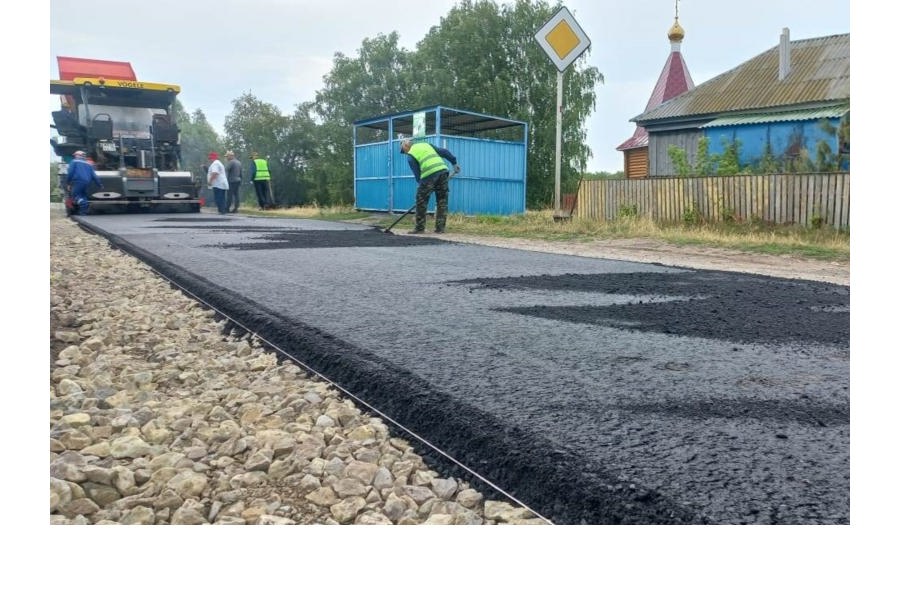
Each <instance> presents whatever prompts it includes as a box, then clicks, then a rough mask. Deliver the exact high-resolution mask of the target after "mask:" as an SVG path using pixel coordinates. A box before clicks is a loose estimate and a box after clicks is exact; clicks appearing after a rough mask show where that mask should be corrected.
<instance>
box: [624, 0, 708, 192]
mask: <svg viewBox="0 0 900 600" xmlns="http://www.w3.org/2000/svg"><path fill="white" fill-rule="evenodd" d="M668 38H669V43H670V45H671V46H670V51H669V57H668V59H666V64H665V65H663V69H662V72H661V73H660V74H659V79H657V80H656V85H655V86H653V92H652V93H651V94H650V99H649V100H648V101H647V106H646V107H644V112H647V111H649V110H651V109H654V108H656V107H658V106H659V105H661V104H662V103H663V102H668V101H669V100H671V99H672V98H674V97H675V96H678V95H680V94H683V93H684V92H687V91H689V90H692V89H694V81H693V80H692V79H691V73H690V71H688V68H687V64H686V63H685V61H684V56H682V54H681V42H682V40H684V28H682V27H681V24H680V23H679V22H678V13H677V5H676V13H675V24H674V25H672V27H671V28H669V33H668ZM649 146H650V138H649V136H648V134H647V130H646V129H644V128H643V127H641V126H640V125H638V126H636V127H635V130H634V133H633V134H632V135H631V137H630V138H628V139H627V140H625V141H624V142H622V143H621V144H619V145H618V146H617V147H616V150H618V151H620V152H622V153H623V154H624V158H625V177H627V178H629V179H636V178H640V177H646V176H647V175H648V174H649V166H650V158H649V156H650V155H649Z"/></svg>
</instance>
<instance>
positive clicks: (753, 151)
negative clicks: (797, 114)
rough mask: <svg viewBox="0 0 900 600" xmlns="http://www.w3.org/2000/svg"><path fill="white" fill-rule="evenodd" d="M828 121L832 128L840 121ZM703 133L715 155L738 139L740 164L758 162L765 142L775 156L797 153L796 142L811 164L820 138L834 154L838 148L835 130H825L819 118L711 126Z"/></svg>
mask: <svg viewBox="0 0 900 600" xmlns="http://www.w3.org/2000/svg"><path fill="white" fill-rule="evenodd" d="M828 122H829V123H830V124H831V125H832V126H833V127H834V128H835V130H837V128H838V127H839V125H840V119H828ZM706 137H707V138H709V153H710V154H718V155H721V154H722V153H724V152H725V148H726V146H727V145H730V144H732V143H733V142H734V140H740V141H741V148H740V152H739V155H738V157H739V160H740V163H741V166H747V165H752V164H755V163H757V162H758V161H759V160H760V159H761V158H762V156H763V153H764V152H765V147H766V142H769V143H770V144H771V145H772V153H773V154H774V155H775V157H776V158H779V159H781V158H784V157H785V156H786V155H788V154H789V153H796V150H797V146H799V147H801V148H804V149H805V150H806V152H807V153H808V156H809V159H810V160H811V161H813V163H814V164H815V162H816V153H817V151H816V146H817V145H818V144H819V141H821V140H825V141H826V142H828V145H829V146H831V151H832V153H834V154H837V151H838V136H837V133H834V134H828V133H826V132H825V131H824V130H823V129H822V126H821V125H820V121H818V120H816V121H790V122H784V123H759V124H750V125H729V126H724V127H710V128H708V129H707V130H706Z"/></svg>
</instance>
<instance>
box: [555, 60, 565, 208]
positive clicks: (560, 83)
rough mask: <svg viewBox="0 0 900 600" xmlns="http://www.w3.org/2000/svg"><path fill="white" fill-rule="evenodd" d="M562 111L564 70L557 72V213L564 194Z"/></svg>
mask: <svg viewBox="0 0 900 600" xmlns="http://www.w3.org/2000/svg"><path fill="white" fill-rule="evenodd" d="M562 112H563V72H562V71H557V72H556V188H555V198H556V213H557V214H558V213H559V211H560V206H561V204H560V202H561V198H562V196H561V195H560V190H561V188H562V183H561V181H562V173H561V171H562Z"/></svg>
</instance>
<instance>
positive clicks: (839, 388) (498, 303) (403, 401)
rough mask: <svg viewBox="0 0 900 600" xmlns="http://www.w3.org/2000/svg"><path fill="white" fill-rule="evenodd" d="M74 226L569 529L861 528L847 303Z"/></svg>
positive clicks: (425, 242)
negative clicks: (853, 486)
mask: <svg viewBox="0 0 900 600" xmlns="http://www.w3.org/2000/svg"><path fill="white" fill-rule="evenodd" d="M78 220H79V221H80V222H81V223H82V224H84V225H85V226H86V227H87V228H89V229H91V230H93V231H95V232H97V233H100V234H102V235H105V236H106V237H107V238H109V240H110V242H111V244H112V245H113V246H114V247H117V248H120V249H122V250H125V251H127V252H129V253H131V254H134V255H135V256H137V257H139V258H141V259H142V260H143V261H145V262H146V263H148V264H150V265H151V266H152V267H153V268H154V269H156V270H157V271H159V272H160V273H161V274H163V275H165V276H166V277H169V278H170V279H172V280H173V281H175V282H177V283H178V284H179V285H181V286H183V287H185V288H186V289H188V290H189V291H191V292H192V293H193V294H195V295H197V296H198V297H200V298H203V299H204V300H206V301H208V302H209V303H210V304H212V305H213V306H215V307H217V308H218V309H220V310H222V311H223V312H225V313H226V314H228V315H229V316H230V317H231V318H233V319H235V320H236V321H237V322H239V323H240V324H241V325H243V326H244V327H246V328H248V329H250V330H251V331H254V332H256V333H258V334H260V335H261V336H262V337H264V338H266V339H267V340H269V341H271V342H273V343H275V344H276V345H277V346H278V347H279V348H281V349H282V350H283V351H285V352H288V353H290V354H291V355H293V356H296V357H297V358H298V359H300V360H302V361H303V362H305V363H306V364H308V365H309V366H310V367H312V368H314V369H315V370H317V371H319V372H321V373H323V374H324V375H326V376H327V377H329V378H330V379H332V380H333V381H335V382H336V383H338V384H340V385H341V386H342V387H344V388H345V389H347V390H349V391H350V392H352V393H354V394H355V395H357V396H358V397H360V398H361V399H363V400H364V401H365V402H366V403H368V404H370V405H371V406H373V407H376V408H377V409H378V410H379V411H380V412H382V413H384V414H385V415H387V416H389V417H391V418H392V419H394V420H396V421H397V422H399V423H401V424H403V425H404V426H405V427H407V428H408V429H410V430H412V431H414V432H415V433H416V434H417V435H419V436H421V437H423V438H425V439H427V440H429V441H430V442H431V443H432V444H434V445H435V446H437V447H439V448H441V449H443V450H444V451H446V452H447V453H448V454H450V455H452V456H453V457H455V458H456V459H457V460H459V461H460V462H462V463H463V464H465V465H466V466H467V467H469V468H471V469H473V470H474V471H476V472H478V473H480V474H481V475H483V476H484V477H486V478H488V479H490V480H492V481H494V482H496V483H497V484H498V485H499V486H500V487H501V488H503V489H504V490H506V491H508V492H510V493H511V494H513V495H514V496H515V497H517V498H519V499H520V500H522V501H523V502H524V503H525V504H527V505H528V506H530V507H531V508H533V509H534V510H536V511H537V512H539V513H540V514H542V515H543V516H545V517H547V518H549V519H551V520H552V521H553V522H555V523H560V524H579V523H588V524H619V523H622V524H682V523H710V524H740V523H760V524H763V523H766V524H768V523H773V524H774V523H777V524H843V523H849V519H850V368H849V358H850V345H849V337H850V335H849V334H850V313H849V304H850V290H849V288H848V287H845V286H839V285H832V284H827V283H820V282H810V281H800V280H788V279H779V278H772V277H764V276H758V275H742V274H735V273H726V272H718V271H702V270H691V269H678V268H670V267H663V266H658V265H648V264H640V263H631V262H624V261H613V260H604V259H594V258H583V257H575V256H565V255H557V254H546V253H539V252H527V251H522V250H511V249H503V248H493V247H487V246H478V245H471V244H460V243H450V242H444V241H441V240H440V239H437V238H433V237H427V238H421V237H414V236H407V235H394V234H390V233H388V234H386V233H384V232H382V231H380V230H378V229H374V228H370V227H365V226H359V225H350V224H344V223H329V222H324V221H313V220H296V219H278V218H252V217H245V216H239V215H238V216H231V215H229V216H219V215H209V214H187V215H140V214H133V215H95V216H88V217H78Z"/></svg>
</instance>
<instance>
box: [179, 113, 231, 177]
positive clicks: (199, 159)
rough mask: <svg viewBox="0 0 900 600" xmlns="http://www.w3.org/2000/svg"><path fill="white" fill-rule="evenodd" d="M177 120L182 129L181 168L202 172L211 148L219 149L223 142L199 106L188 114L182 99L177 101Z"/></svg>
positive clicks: (196, 172) (195, 172) (196, 173)
mask: <svg viewBox="0 0 900 600" xmlns="http://www.w3.org/2000/svg"><path fill="white" fill-rule="evenodd" d="M174 113H175V122H176V123H177V124H178V128H179V129H180V130H181V168H182V169H185V170H188V171H191V172H192V173H194V174H195V175H199V174H200V167H201V166H205V165H206V163H207V158H206V157H207V155H208V154H209V152H210V150H218V149H219V148H221V147H222V142H221V140H220V139H219V136H218V134H217V133H216V131H215V129H213V128H212V125H210V124H209V121H207V120H206V115H204V114H203V111H202V110H200V109H199V108H198V109H197V110H195V111H194V112H193V114H188V113H187V112H186V111H185V110H184V106H183V105H182V104H181V101H180V100H176V101H175V108H174Z"/></svg>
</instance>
